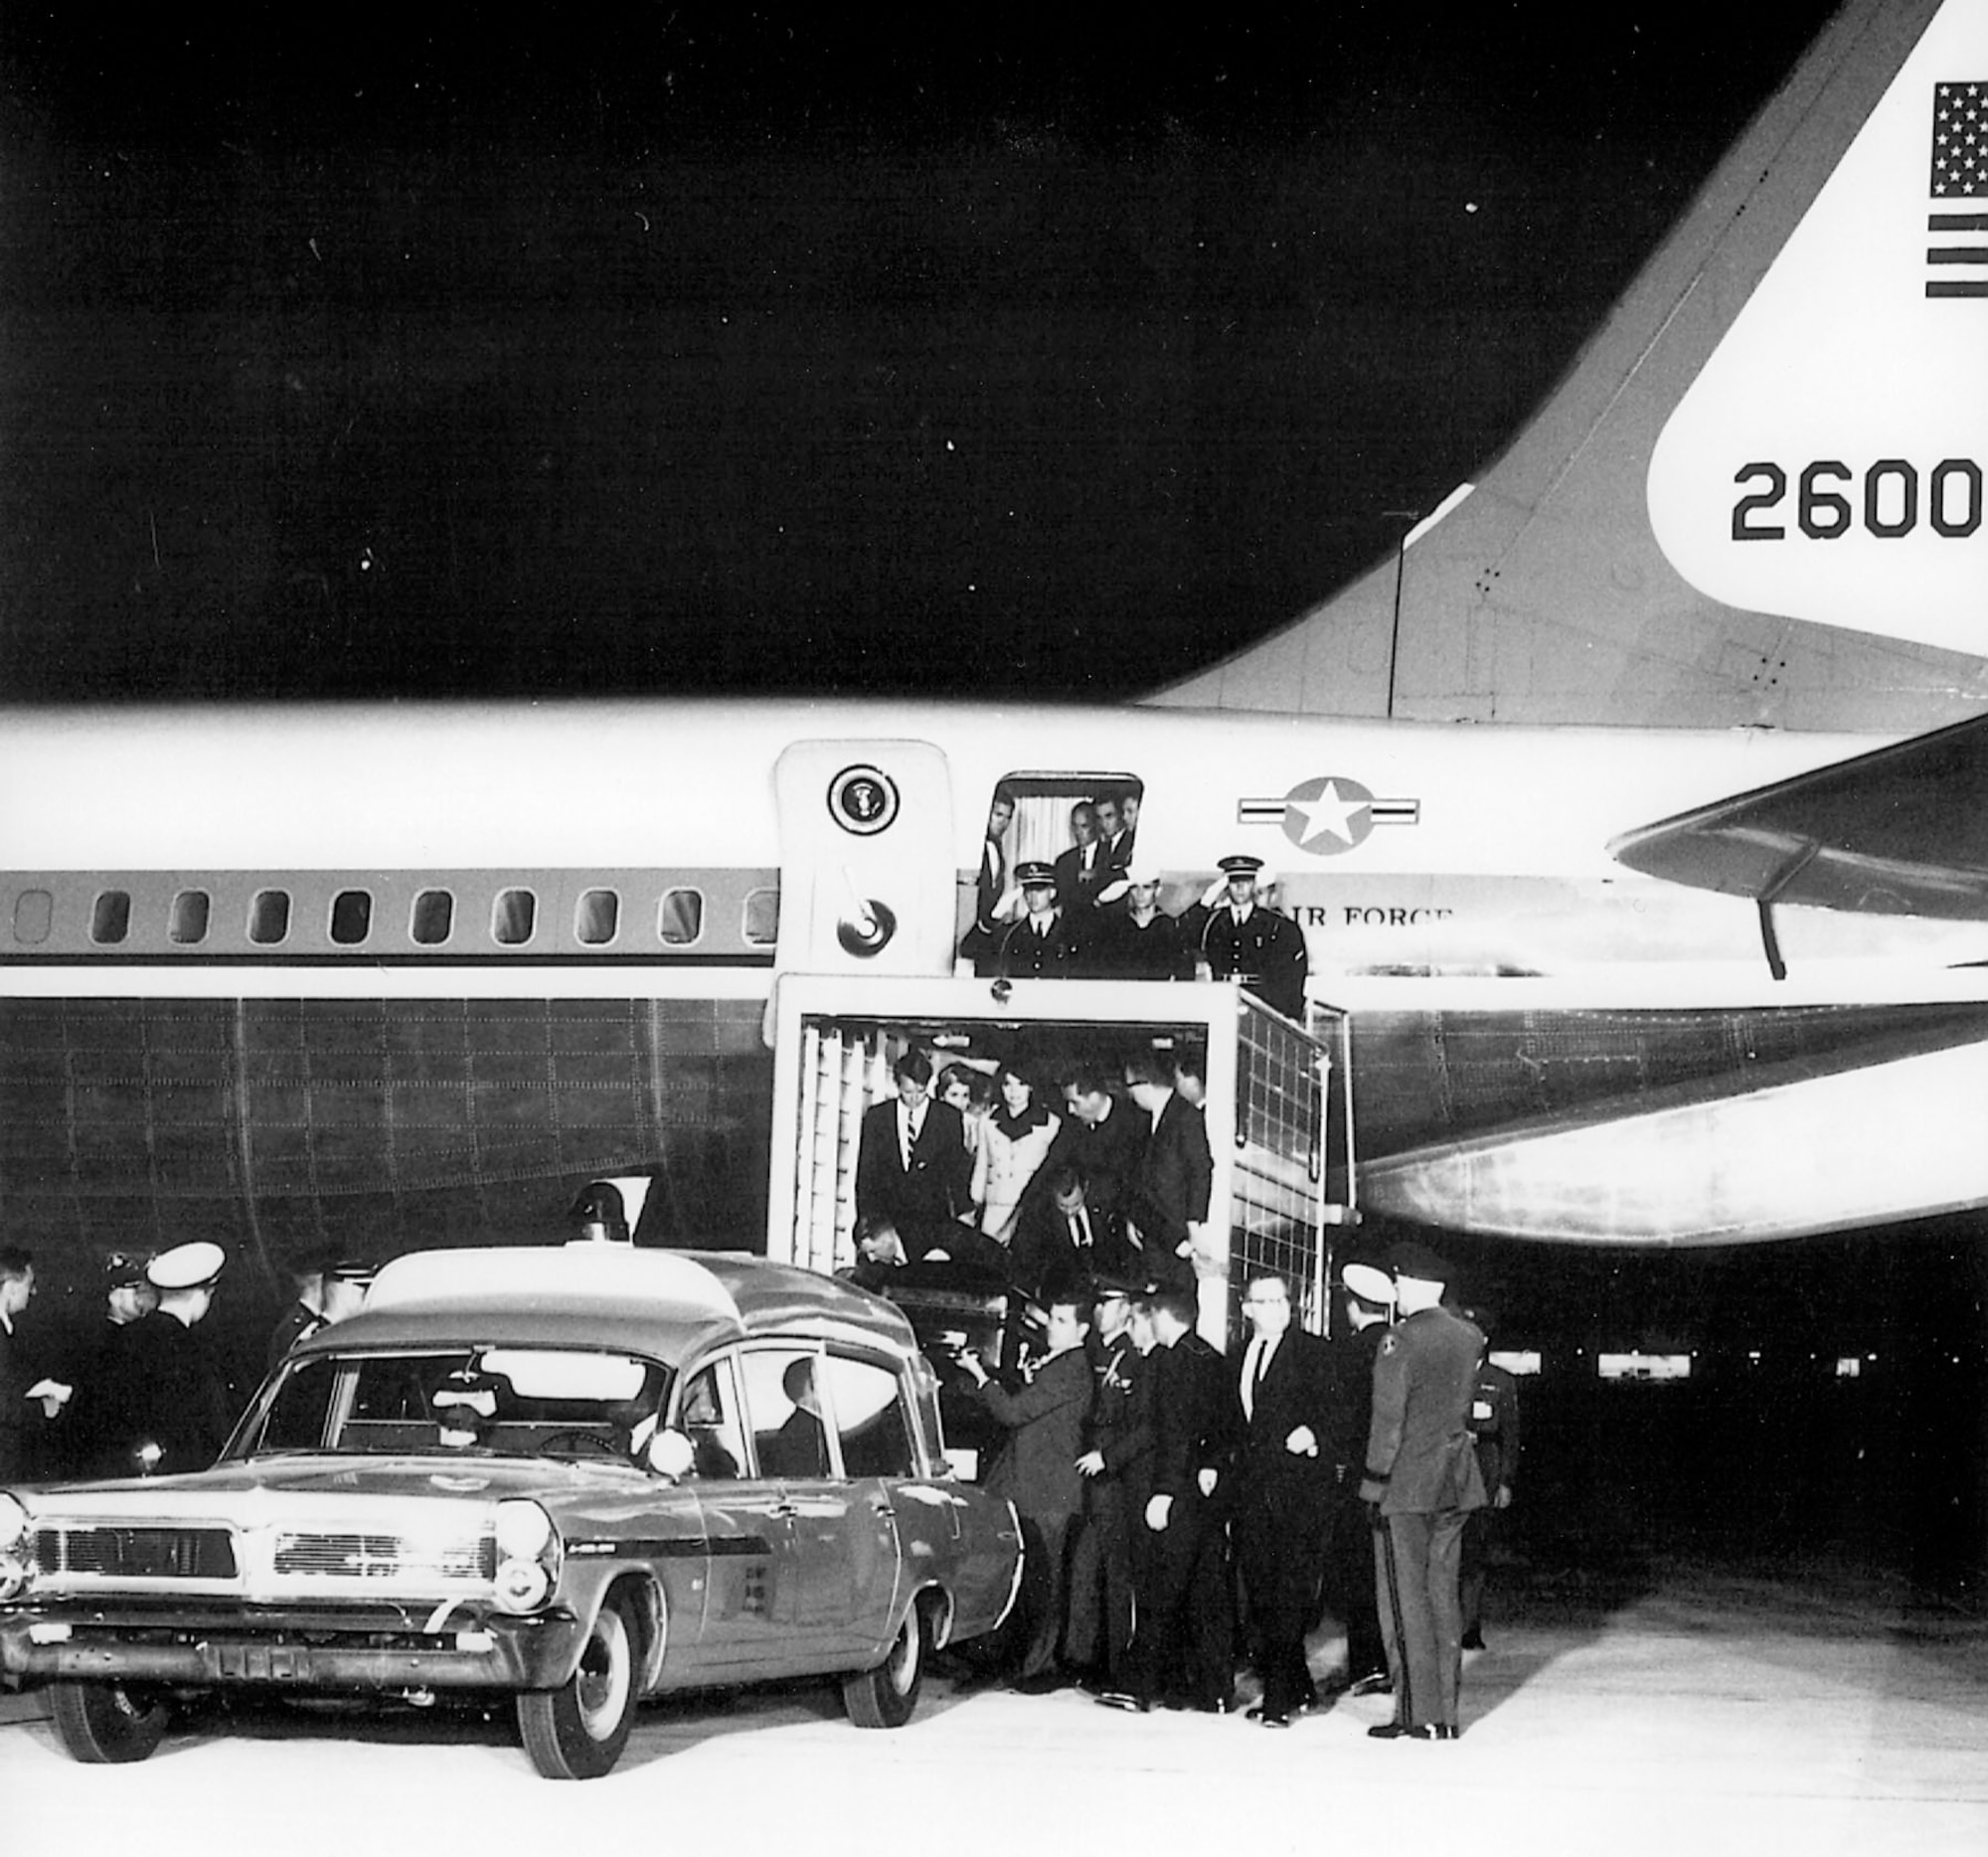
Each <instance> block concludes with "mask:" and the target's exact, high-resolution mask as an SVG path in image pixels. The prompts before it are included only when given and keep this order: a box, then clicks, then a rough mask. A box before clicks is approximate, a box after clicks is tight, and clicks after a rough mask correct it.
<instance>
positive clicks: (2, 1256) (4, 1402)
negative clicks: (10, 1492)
mask: <svg viewBox="0 0 1988 1857" xmlns="http://www.w3.org/2000/svg"><path fill="white" fill-rule="evenodd" d="M34 1295H35V1260H34V1258H33V1256H32V1255H31V1254H30V1253H28V1252H25V1251H22V1250H19V1249H17V1248H16V1247H15V1246H12V1245H8V1246H4V1247H0V1483H9V1482H15V1481H19V1480H22V1479H24V1478H26V1477H29V1476H33V1475H35V1474H37V1473H38V1472H39V1471H40V1470H41V1469H42V1468H43V1467H44V1466H43V1458H44V1454H45V1450H46V1446H47V1441H48V1440H47V1433H48V1430H49V1421H50V1420H52V1419H54V1418H55V1417H56V1416H57V1415H58V1414H59V1413H60V1412H61V1410H62V1407H63V1402H64V1401H65V1400H66V1399H67V1398H68V1397H69V1394H70V1393H71V1391H73V1389H71V1388H70V1387H68V1386H67V1384H66V1383H59V1382H57V1381H54V1380H51V1379H49V1378H48V1377H47V1376H45V1375H44V1374H43V1373H42V1371H41V1367H40V1365H39V1364H38V1362H37V1360H36V1357H35V1355H34V1351H33V1349H32V1347H31V1345H30V1343H29V1342H28V1341H27V1339H26V1338H25V1337H24V1336H23V1335H22V1333H21V1330H20V1326H19V1324H20V1317H21V1314H22V1311H23V1310H25V1309H26V1308H27V1306H28V1304H29V1303H30V1302H32V1301H33V1300H34ZM58 1386H60V1387H61V1397H60V1398H58V1397H57V1395H56V1392H55V1391H54V1390H53V1389H56V1388H57V1387H58ZM35 1388H47V1389H51V1390H50V1391H48V1392H35V1393H34V1394H33V1396H32V1397H30V1393H31V1389H35Z"/></svg>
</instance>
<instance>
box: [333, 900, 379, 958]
mask: <svg viewBox="0 0 1988 1857" xmlns="http://www.w3.org/2000/svg"><path fill="white" fill-rule="evenodd" d="M372 932H373V893H372V892H371V891H370V890H341V891H340V892H339V893H338V895H337V896H335V897H334V898H333V899H332V903H331V938H332V939H333V940H334V941H336V942H338V943H339V944H340V945H341V946H345V947H350V946H351V945H352V943H353V942H355V941H363V940H365V939H366V937H367V936H368V935H369V934H371V933H372Z"/></svg>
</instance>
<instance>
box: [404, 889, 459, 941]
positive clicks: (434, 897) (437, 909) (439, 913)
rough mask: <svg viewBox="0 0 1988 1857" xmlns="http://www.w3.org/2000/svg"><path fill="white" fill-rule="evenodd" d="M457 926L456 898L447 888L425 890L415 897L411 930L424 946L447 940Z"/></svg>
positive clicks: (410, 924)
mask: <svg viewBox="0 0 1988 1857" xmlns="http://www.w3.org/2000/svg"><path fill="white" fill-rule="evenodd" d="M454 927H455V898H454V897H452V896H451V895H449V893H448V892H447V891H446V890H423V891H422V892H421V894H420V895H419V896H417V897H416V898H415V899H414V917H413V919H412V920H411V921H410V923H409V925H408V928H409V932H410V933H411V934H412V935H413V936H414V939H415V941H417V942H418V943H419V944H420V945H421V946H422V947H433V946H434V945H435V944H436V943H437V942H439V941H446V940H447V939H448V937H449V932H450V930H451V929H453V928H454Z"/></svg>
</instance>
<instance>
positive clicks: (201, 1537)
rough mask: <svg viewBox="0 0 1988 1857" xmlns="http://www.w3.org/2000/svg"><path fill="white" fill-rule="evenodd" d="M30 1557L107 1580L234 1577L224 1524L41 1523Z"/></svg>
mask: <svg viewBox="0 0 1988 1857" xmlns="http://www.w3.org/2000/svg"><path fill="white" fill-rule="evenodd" d="M35 1559H36V1560H37V1561H38V1562H39V1563H40V1565H41V1567H42V1569H43V1571H44V1572H46V1573H62V1574H86V1575H94V1576H96V1577H98V1578H102V1579H111V1580H233V1579H234V1578H235V1543H234V1541H233V1539H232V1538H231V1537H230V1535H229V1532H228V1530H227V1529H225V1528H44V1529H41V1530H39V1531H38V1532H37V1533H36V1536H35Z"/></svg>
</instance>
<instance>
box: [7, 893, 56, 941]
mask: <svg viewBox="0 0 1988 1857" xmlns="http://www.w3.org/2000/svg"><path fill="white" fill-rule="evenodd" d="M55 920H56V900H55V898H54V896H53V895H51V894H50V893H49V892H48V891H46V890H24V891H22V892H21V894H20V895H19V896H18V897H16V898H15V899H14V939H15V940H16V941H21V942H25V943H26V944H27V945H29V946H30V947H32V946H33V945H34V944H35V943H36V942H38V941H46V940H47V939H48V938H49V930H50V928H53V927H54V926H55Z"/></svg>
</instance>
